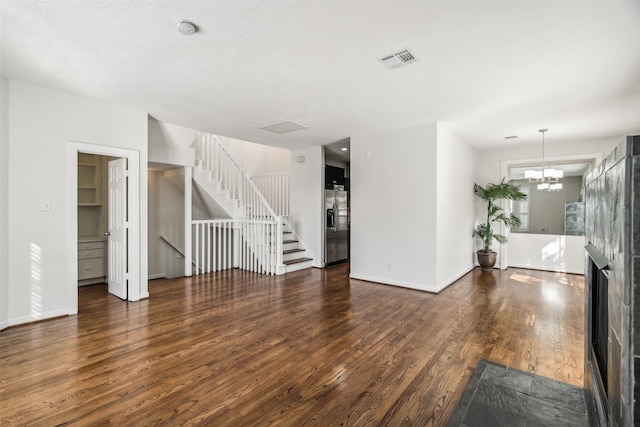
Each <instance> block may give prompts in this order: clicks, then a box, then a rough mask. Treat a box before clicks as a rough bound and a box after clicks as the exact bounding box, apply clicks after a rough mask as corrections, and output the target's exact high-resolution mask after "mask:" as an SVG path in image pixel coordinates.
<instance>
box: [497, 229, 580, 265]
mask: <svg viewBox="0 0 640 427" xmlns="http://www.w3.org/2000/svg"><path fill="white" fill-rule="evenodd" d="M585 245H586V242H585V238H584V236H558V235H554V234H520V233H511V235H510V236H509V266H511V267H522V268H531V269H534V270H548V271H562V272H565V273H574V274H584V271H585V270H584V267H585V264H584V263H585V251H584V247H585Z"/></svg>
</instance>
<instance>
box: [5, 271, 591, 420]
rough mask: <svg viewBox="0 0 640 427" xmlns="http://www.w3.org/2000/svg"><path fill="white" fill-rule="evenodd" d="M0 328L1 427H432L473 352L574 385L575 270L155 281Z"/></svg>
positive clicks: (85, 293) (446, 413) (89, 293)
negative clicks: (443, 279)
mask: <svg viewBox="0 0 640 427" xmlns="http://www.w3.org/2000/svg"><path fill="white" fill-rule="evenodd" d="M149 288H150V293H151V298H150V299H149V300H144V301H140V302H136V303H127V302H123V301H120V300H119V299H117V298H115V297H113V296H111V295H108V294H107V293H106V286H105V285H96V286H90V287H83V288H80V291H79V298H80V313H79V314H78V315H77V316H70V317H66V318H59V319H54V320H50V321H45V322H40V323H36V324H30V325H23V326H18V327H14V328H9V329H6V330H4V331H2V332H1V333H0V345H1V347H0V350H1V358H0V376H1V378H0V379H1V384H0V386H1V389H0V425H3V426H13V425H32V426H53V425H60V424H62V425H67V424H73V425H105V424H113V425H120V426H123V425H128V426H142V425H182V424H200V425H215V426H261V425H265V426H266V425H284V426H313V425H316V426H338V425H345V426H346V425H349V426H371V425H384V426H441V425H446V423H447V421H448V419H449V417H450V416H451V414H452V413H453V410H454V408H455V406H456V404H457V402H458V399H459V398H460V396H461V395H462V392H463V391H464V389H465V387H466V385H467V382H468V380H469V378H470V376H471V374H472V373H473V371H474V369H475V367H476V365H477V363H478V361H479V360H480V359H481V358H483V359H487V360H490V361H495V362H498V363H500V364H504V365H507V366H510V367H514V368H518V369H521V370H525V371H529V372H535V373H537V374H539V375H542V376H546V377H550V378H554V379H558V380H560V381H563V382H566V383H570V384H574V385H577V386H582V375H583V351H584V350H583V340H584V321H583V318H584V309H583V292H584V280H583V277H582V276H578V275H570V274H559V273H549V272H539V271H533V270H521V269H509V270H507V271H497V270H496V271H494V272H493V273H481V272H480V270H479V269H476V270H473V271H472V272H471V273H469V274H467V275H466V276H464V277H463V278H462V279H460V280H459V281H458V282H456V283H455V284H453V285H451V286H450V287H449V288H447V289H446V290H444V291H443V292H442V293H440V294H439V295H434V294H430V293H425V292H419V291H413V290H408V289H403V288H398V287H393V286H385V285H379V284H374V283H368V282H363V281H359V280H349V279H348V265H346V264H342V265H337V266H334V267H330V268H327V269H324V270H318V269H311V270H303V271H299V272H295V273H291V274H288V275H287V276H280V277H267V276H261V275H257V274H253V273H248V272H244V271H239V270H232V271H226V272H221V273H215V274H209V275H204V276H198V277H193V278H181V279H173V280H156V281H152V282H151V283H150V285H149Z"/></svg>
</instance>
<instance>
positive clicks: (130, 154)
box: [65, 141, 149, 314]
mask: <svg viewBox="0 0 640 427" xmlns="http://www.w3.org/2000/svg"><path fill="white" fill-rule="evenodd" d="M78 153H87V154H97V155H101V156H112V157H124V158H126V159H127V166H128V169H129V181H128V191H127V194H128V195H129V197H128V199H129V200H128V203H127V211H128V213H127V216H128V218H129V238H128V246H129V247H128V264H129V282H128V286H127V299H128V300H129V301H138V300H139V299H140V298H146V297H148V296H149V294H148V292H141V290H142V282H143V280H142V269H141V268H140V258H141V257H140V152H139V151H137V150H130V149H126V148H118V147H111V146H107V145H95V144H88V143H86V142H77V141H69V144H68V146H67V185H68V187H67V191H68V203H69V204H68V211H69V216H68V218H67V235H68V236H69V240H68V244H67V270H68V288H67V291H68V294H67V301H68V303H67V304H68V312H67V313H65V314H77V313H78V188H77V187H78Z"/></svg>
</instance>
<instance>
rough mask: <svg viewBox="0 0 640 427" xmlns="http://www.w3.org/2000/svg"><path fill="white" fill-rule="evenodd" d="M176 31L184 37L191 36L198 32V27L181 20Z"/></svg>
mask: <svg viewBox="0 0 640 427" xmlns="http://www.w3.org/2000/svg"><path fill="white" fill-rule="evenodd" d="M178 31H179V32H180V34H184V35H185V36H192V35H194V34H195V33H196V31H198V27H196V24H194V23H193V22H191V21H187V20H182V21H180V22H178Z"/></svg>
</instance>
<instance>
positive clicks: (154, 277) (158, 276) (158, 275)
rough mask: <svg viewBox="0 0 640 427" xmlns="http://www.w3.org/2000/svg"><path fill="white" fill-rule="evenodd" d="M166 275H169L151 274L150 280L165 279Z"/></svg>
mask: <svg viewBox="0 0 640 427" xmlns="http://www.w3.org/2000/svg"><path fill="white" fill-rule="evenodd" d="M166 277H167V273H158V274H150V275H149V280H154V279H165V278H166Z"/></svg>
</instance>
